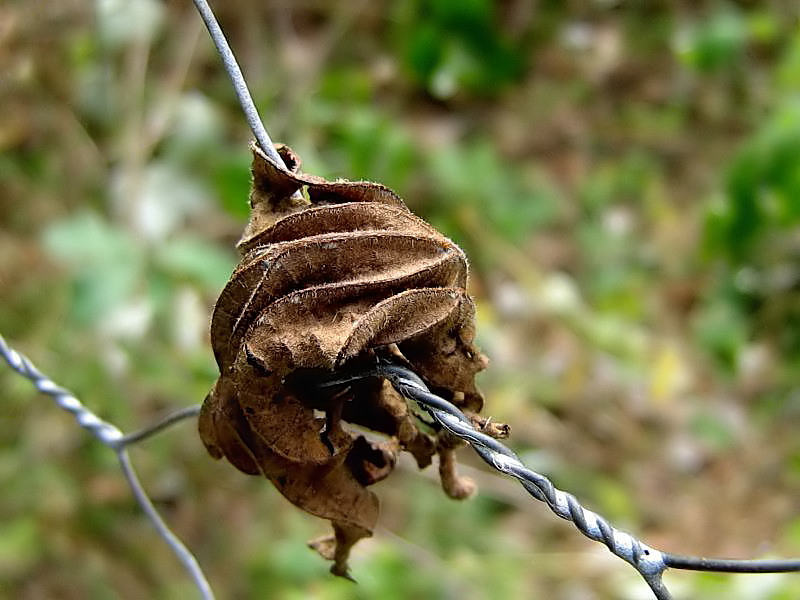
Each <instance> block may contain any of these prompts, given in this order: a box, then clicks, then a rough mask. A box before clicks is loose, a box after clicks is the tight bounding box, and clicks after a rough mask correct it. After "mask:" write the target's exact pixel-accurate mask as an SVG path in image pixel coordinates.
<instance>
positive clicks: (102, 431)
mask: <svg viewBox="0 0 800 600" xmlns="http://www.w3.org/2000/svg"><path fill="white" fill-rule="evenodd" d="M0 355H2V357H3V359H4V360H5V361H6V362H7V363H8V365H9V366H10V367H11V368H12V369H14V371H16V372H17V373H19V374H20V375H21V376H22V377H24V378H26V379H28V380H29V381H31V383H33V385H34V387H36V389H37V390H39V391H40V392H41V393H43V394H46V395H48V396H50V397H51V398H52V399H53V400H54V401H55V403H56V404H57V405H58V406H59V407H60V408H62V409H64V410H65V411H67V412H68V413H70V414H71V415H72V416H73V417H74V418H75V421H76V422H77V423H78V425H80V426H81V427H83V428H84V429H85V430H86V431H88V432H89V433H90V434H92V436H94V437H95V438H97V439H98V440H99V441H100V442H101V443H103V444H104V445H106V446H108V447H109V448H111V449H112V450H113V451H114V453H115V454H116V456H117V460H118V461H119V465H120V468H121V469H122V473H123V475H124V476H125V479H126V480H127V482H128V485H129V486H130V488H131V491H132V492H133V496H134V498H135V499H136V502H137V503H138V504H139V506H140V507H141V509H142V511H144V513H145V515H146V516H147V518H148V519H150V522H151V523H153V526H154V527H155V529H156V532H157V533H158V535H159V536H160V537H161V538H162V539H163V540H164V541H165V542H166V543H167V544H168V545H169V547H170V549H171V550H172V552H173V553H174V554H175V556H176V557H177V558H178V560H180V562H181V563H182V564H183V566H184V568H185V569H186V571H187V572H188V573H189V576H190V577H191V578H192V581H194V584H195V586H196V587H197V589H198V591H199V592H200V596H201V597H202V598H203V599H204V600H213V599H214V593H213V592H212V591H211V585H210V584H209V583H208V580H207V579H206V576H205V573H203V570H202V569H201V568H200V564H199V563H198V562H197V559H196V558H195V556H194V554H192V553H191V551H190V550H189V549H188V548H187V547H186V545H185V544H184V543H183V542H182V541H181V540H180V538H178V536H177V535H175V534H174V533H173V532H172V530H171V529H170V528H169V526H168V525H167V524H166V522H165V521H164V519H162V518H161V515H160V514H159V513H158V511H157V510H156V507H155V506H153V503H152V501H151V500H150V497H149V496H148V495H147V492H146V491H145V489H144V486H143V485H142V483H141V481H140V480H139V476H138V475H137V474H136V470H135V469H134V467H133V463H132V462H131V459H130V455H129V454H128V446H130V445H132V444H137V443H139V442H141V441H143V440H145V439H147V438H149V437H151V436H153V435H155V434H156V433H158V432H160V431H163V430H164V429H166V428H168V427H170V426H172V425H174V424H175V423H178V422H179V421H182V420H184V419H187V418H189V417H193V416H196V415H197V414H198V413H199V412H200V406H199V405H198V406H190V407H188V408H183V409H181V410H178V411H175V412H172V413H170V414H168V415H167V416H166V417H164V418H162V419H159V420H158V421H156V422H155V423H153V424H151V425H149V426H147V427H145V428H143V429H140V430H139V431H136V432H134V433H132V434H128V435H125V434H124V433H123V432H122V431H121V430H120V429H119V428H117V427H116V426H115V425H112V424H111V423H109V422H108V421H104V420H103V419H101V418H100V417H98V416H97V415H96V414H95V413H93V412H92V411H91V410H89V409H88V408H87V407H86V406H85V405H84V404H83V403H82V402H81V401H80V400H78V398H76V397H75V396H74V395H73V394H72V392H70V391H69V390H68V389H66V388H64V387H61V386H60V385H58V384H57V383H55V382H54V381H53V380H52V379H50V378H49V377H48V376H47V375H45V374H44V373H42V372H41V371H40V370H39V369H38V368H36V365H34V364H33V362H31V360H30V359H29V358H28V357H27V356H25V355H24V354H22V353H20V352H18V351H16V350H14V349H13V348H11V347H10V346H9V345H8V344H7V343H6V340H5V338H4V337H3V336H2V334H0Z"/></svg>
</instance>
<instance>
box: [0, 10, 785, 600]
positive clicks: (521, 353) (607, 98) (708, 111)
mask: <svg viewBox="0 0 800 600" xmlns="http://www.w3.org/2000/svg"><path fill="white" fill-rule="evenodd" d="M216 5H217V6H216V10H217V11H218V15H219V17H220V20H221V23H222V26H223V27H224V29H225V30H226V32H227V33H228V36H229V38H230V40H231V41H232V45H233V46H234V48H235V51H236V53H237V55H238V57H239V58H240V61H241V63H242V67H243V70H244V72H245V74H246V77H247V80H248V81H249V83H250V85H251V87H252V89H253V92H254V96H255V98H256V101H257V104H258V105H259V107H260V108H261V111H262V115H263V117H264V120H265V122H266V124H267V126H268V129H269V130H270V132H271V134H272V136H273V138H274V139H276V140H279V141H284V142H287V143H289V144H291V145H292V146H293V147H294V148H295V149H296V150H297V151H298V152H299V153H300V154H301V156H302V157H303V158H304V161H305V162H304V165H305V170H306V171H307V172H311V173H315V174H319V175H325V176H329V177H346V178H365V179H371V180H375V181H380V182H383V183H385V184H387V185H389V186H391V187H393V188H394V189H395V190H397V191H398V192H399V193H400V194H401V195H403V196H404V198H405V199H406V201H407V202H408V204H409V206H410V207H411V208H412V209H413V210H414V211H416V212H417V213H418V214H420V215H421V216H423V217H424V218H426V219H428V220H429V221H431V222H432V223H433V224H434V225H436V226H437V227H438V228H440V229H441V230H442V231H444V232H445V233H446V234H447V235H449V236H451V237H452V238H453V239H454V240H455V241H457V242H458V243H459V244H461V245H462V246H463V247H464V248H465V249H466V251H467V252H468V254H469V256H470V259H471V264H472V268H473V274H472V279H471V291H472V292H473V294H474V295H475V297H476V299H477V302H478V328H479V338H480V343H481V345H482V347H483V348H484V349H485V352H486V353H487V354H488V355H489V356H490V358H491V360H492V364H491V367H490V368H489V369H488V371H487V372H486V373H484V374H483V375H481V378H480V384H481V386H482V388H483V390H484V391H485V393H486V395H487V397H488V403H487V413H488V414H491V415H492V416H493V417H494V418H495V419H498V420H500V421H504V422H508V423H510V424H511V425H512V426H513V435H512V438H511V445H512V446H513V447H514V448H515V449H516V450H518V451H519V452H520V454H521V455H522V456H523V458H524V460H525V461H526V462H527V463H528V464H529V465H530V466H531V467H533V468H535V469H538V470H540V471H542V472H544V473H546V474H548V475H549V476H551V477H552V478H553V479H554V481H555V482H556V483H557V485H559V486H560V487H562V488H563V489H566V490H568V491H570V492H572V493H574V494H575V495H576V496H577V497H578V498H580V499H581V500H582V501H583V502H584V503H585V504H586V505H587V506H589V507H591V508H593V509H594V510H596V511H597V512H599V513H601V514H603V515H605V516H607V517H608V518H609V519H611V520H612V522H613V523H615V524H616V525H618V526H620V527H623V528H626V529H628V530H629V531H632V532H634V533H636V534H637V535H639V536H641V537H642V538H643V539H644V540H646V541H647V542H648V543H650V544H651V545H654V546H656V547H658V548H663V549H665V550H669V551H672V552H678V553H693V554H708V555H724V556H730V557H742V558H743V557H754V556H759V557H764V556H796V555H800V435H798V424H799V423H800V390H799V389H798V375H797V373H798V366H799V365H800V266H798V265H799V264H800V263H799V262H798V260H799V259H800V24H799V22H798V18H799V16H800V9H799V8H798V7H797V5H796V3H794V2H790V1H788V0H787V1H780V0H774V1H770V2H767V1H763V2H760V1H755V0H752V1H745V0H743V1H741V2H723V1H702V2H677V1H675V2H669V1H663V2H662V1H654V2H628V1H614V0H603V1H601V0H596V1H587V2H579V1H576V2H552V1H544V0H542V1H539V2H533V1H525V0H503V1H497V2H491V1H490V0H436V1H431V2H426V1H424V0H404V1H398V2H391V3H388V2H387V3H382V2H368V1H367V0H341V1H329V0H295V1H288V0H285V1H284V0H280V1H279V0H263V1H258V2H256V1H252V0H225V1H224V2H222V1H220V2H216ZM0 106H1V107H2V110H0V222H1V223H2V229H1V230H0V291H1V292H2V303H0V331H2V333H3V334H4V335H5V336H6V337H7V338H8V339H9V341H10V342H11V343H13V344H14V345H15V346H16V347H17V348H19V349H20V350H22V351H24V352H25V353H27V354H28V355H29V356H30V357H31V358H33V359H34V360H35V362H36V363H37V364H38V365H39V366H40V367H41V368H42V369H43V370H44V371H45V372H47V373H49V374H51V375H52V377H53V378H54V379H55V380H56V381H58V382H60V383H62V384H63V385H65V386H67V387H69V388H70V389H72V390H73V391H74V392H75V393H76V394H77V395H78V396H79V397H80V398H81V399H83V400H84V401H85V403H86V404H88V405H89V406H91V407H92V408H93V409H94V410H96V411H97V412H98V413H99V414H100V415H102V416H103V417H105V418H107V419H109V420H111V421H112V422H114V423H115V424H117V425H118V426H120V427H122V428H123V429H126V430H128V431H130V430H132V429H135V428H137V427H138V426H141V425H143V424H145V423H147V422H149V421H150V420H152V419H153V418H154V417H155V416H156V415H159V414H162V413H163V412H165V411H167V410H169V409H172V408H176V407H180V406H187V405H191V404H194V403H197V402H199V401H201V400H202V399H203V397H204V395H205V393H206V391H207V390H208V388H209V387H210V386H211V384H212V382H213V381H214V379H215V377H216V368H215V365H214V362H213V359H212V356H211V351H210V348H209V342H208V336H207V327H208V321H209V315H210V310H211V307H212V306H213V303H214V299H215V296H216V294H217V293H218V292H219V291H220V289H221V288H222V286H223V285H224V283H225V282H226V280H227V278H228V275H229V273H230V270H231V268H232V267H233V265H234V264H235V262H236V256H235V253H234V250H233V243H234V242H235V240H236V239H237V238H238V236H239V233H240V231H241V228H242V225H243V223H244V221H245V220H246V217H247V203H246V199H247V191H248V185H249V174H248V169H249V156H248V151H247V143H248V140H249V137H250V134H249V131H248V130H247V127H246V124H245V122H244V119H243V117H242V116H241V114H240V111H239V108H238V106H237V104H236V101H235V97H234V95H233V92H232V90H231V87H230V85H229V82H228V80H227V79H226V76H225V75H224V73H223V71H222V68H221V66H220V64H219V61H218V58H217V56H216V55H215V52H214V50H213V47H212V45H211V43H210V41H209V40H208V37H207V35H206V33H205V30H204V29H203V28H202V25H201V23H200V20H199V18H198V17H197V15H196V14H195V13H194V10H193V7H192V6H191V3H190V2H189V1H188V0H169V1H167V2H160V1H156V0H97V1H95V2H89V1H84V0H60V1H59V2H49V1H44V0H25V1H22V0H18V1H13V0H12V1H7V2H3V3H2V4H0ZM0 390H2V393H1V394H0V396H1V397H2V402H1V403H0V415H2V426H0V490H2V492H0V597H2V598H9V599H11V598H13V599H33V598H36V599H39V598H63V599H67V600H69V599H73V598H75V599H77V598H82V599H84V598H89V599H103V598H177V597H190V595H192V594H193V593H194V591H193V589H192V586H191V583H190V582H189V581H188V579H187V577H186V576H185V574H184V572H183V571H182V570H181V568H180V566H179V564H178V563H177V561H176V559H175V558H174V557H173V556H172V555H171V554H170V552H169V550H168V549H167V548H166V546H165V545H164V544H163V543H162V542H161V540H159V539H158V538H157V537H156V535H155V533H154V531H153V529H152V527H151V525H150V524H149V523H148V522H147V521H146V520H145V518H144V516H143V515H142V514H141V512H140V511H139V510H138V508H137V506H136V505H135V503H134V501H133V499H132V497H131V494H130V492H129V490H128V489H127V487H126V484H125V482H124V480H123V478H122V476H121V474H120V472H119V470H118V468H117V466H116V463H115V459H114V457H113V454H112V453H111V452H110V451H109V450H108V449H107V448H105V447H103V446H101V445H100V444H99V443H98V442H96V441H94V440H92V439H90V438H89V437H88V436H87V434H86V433H85V432H84V431H82V430H80V429H79V428H78V427H77V426H76V425H75V423H74V422H73V421H72V420H71V419H70V417H69V416H68V415H66V414H63V413H62V412H60V411H59V410H58V409H56V408H55V407H54V406H53V405H52V404H51V403H50V401H49V400H48V399H47V398H41V397H38V396H37V395H36V394H35V393H33V391H32V388H31V386H30V385H29V384H28V383H27V382H26V381H24V380H22V379H20V378H17V377H16V376H14V375H12V374H11V373H10V372H9V370H8V369H0ZM133 458H134V461H135V463H136V464H137V465H138V467H139V468H140V470H141V475H142V477H143V479H144V481H145V484H146V487H147V488H148V490H149V491H150V493H151V494H152V497H153V498H154V500H155V501H156V502H157V505H158V506H159V508H160V509H161V511H162V512H163V513H164V515H165V517H166V518H167V520H168V522H169V523H170V524H171V525H172V526H174V528H175V530H176V532H177V533H178V534H179V535H180V536H181V537H182V538H183V539H184V540H185V541H186V542H187V543H188V545H189V546H190V547H191V548H192V549H193V550H194V551H195V552H196V553H197V555H198V557H199V560H200V563H201V564H202V565H203V567H204V568H205V570H206V572H207V574H208V576H209V578H210V580H211V582H212V584H213V586H214V588H215V590H216V592H217V593H218V595H219V597H220V598H232V599H251V598H275V599H287V600H288V599H300V598H314V599H324V600H338V599H345V598H348V599H349V598H356V599H358V598H365V599H366V598H370V599H372V598H380V599H418V598H419V599H426V598H442V599H451V598H452V599H455V598H458V599H459V600H473V599H474V600H479V599H489V598H504V599H505V598H509V599H515V598H555V599H570V600H572V599H576V600H577V599H593V598H620V599H627V598H645V597H648V593H647V591H646V588H645V587H644V585H643V584H642V583H641V582H640V581H639V578H638V575H637V574H636V573H635V572H634V571H633V570H632V569H631V568H630V567H628V566H627V565H625V564H624V563H623V562H622V561H619V560H618V559H615V558H614V557H612V556H611V555H610V554H609V553H608V552H607V551H606V550H605V549H604V548H603V547H602V546H600V545H597V544H594V543H592V542H589V541H587V540H586V539H584V538H583V537H582V536H581V535H580V534H579V533H577V532H576V531H575V530H574V529H573V528H572V527H571V525H570V524H568V523H565V522H561V521H559V520H557V519H556V518H555V517H553V516H551V515H550V514H549V513H548V511H547V510H546V509H545V507H543V506H542V505H540V504H539V503H537V502H536V501H534V500H532V499H531V498H529V497H528V496H526V495H525V494H524V493H523V492H522V491H521V489H520V488H519V487H518V486H517V485H516V484H515V483H514V482H512V481H507V480H504V479H502V478H500V477H499V476H497V475H495V474H493V473H491V472H489V471H488V470H487V469H485V468H484V467H483V466H481V465H480V464H479V463H478V462H477V461H476V460H475V459H474V458H473V456H472V455H471V454H470V453H469V452H468V451H464V453H463V461H464V463H465V466H464V468H463V470H464V471H465V472H466V473H468V474H470V475H471V476H472V477H474V478H475V479H476V480H477V481H478V483H479V485H480V492H479V495H478V496H477V497H475V498H473V499H471V500H469V501H467V502H463V503H456V502H453V501H451V500H448V499H447V498H446V497H445V496H444V495H443V494H442V493H441V491H440V490H439V488H438V486H437V483H436V481H435V478H434V477H433V475H432V473H431V472H422V473H420V472H418V471H417V470H416V469H415V468H413V467H412V466H410V465H409V464H408V463H404V464H403V465H401V467H400V469H399V470H398V471H397V472H396V473H395V474H394V475H393V476H392V477H391V478H389V479H388V480H387V481H385V482H383V483H381V484H379V485H378V486H376V491H377V493H378V494H379V495H380V497H381V500H382V516H381V521H380V528H379V530H378V531H377V532H376V535H375V537H374V538H373V539H371V540H368V541H365V542H362V543H361V544H359V545H358V546H357V548H356V549H355V552H354V557H353V560H352V568H353V574H354V576H355V577H356V579H357V580H358V581H359V583H358V585H353V584H351V583H349V582H347V581H340V580H336V579H335V578H332V577H330V576H329V575H328V573H327V568H328V565H327V564H325V563H324V562H323V561H322V560H321V559H319V558H318V557H317V556H316V555H315V554H314V553H313V552H311V551H310V550H308V549H306V547H305V541H306V540H307V539H308V538H311V537H314V536H316V535H319V534H321V533H323V532H325V531H326V530H327V524H326V523H324V522H322V521H318V520H316V519H314V518H312V517H310V516H307V515H305V514H303V513H301V512H299V511H298V510H297V509H295V508H294V507H292V506H290V505H289V504H288V503H287V502H286V501H284V500H283V499H282V498H281V497H280V496H279V495H278V494H277V493H276V492H275V491H274V490H273V489H272V487H271V486H270V485H269V483H268V482H267V481H265V480H260V479H257V478H248V477H246V476H244V475H242V474H241V473H239V472H238V471H235V470H234V469H233V468H232V467H230V466H229V465H228V464H226V463H216V462H214V461H213V460H212V459H211V458H210V457H209V456H208V455H207V454H206V452H205V450H204V449H203V447H202V445H201V444H200V442H199V439H198V437H197V435H196V433H195V430H194V425H193V423H191V422H186V423H184V424H182V425H180V426H178V427H176V428H175V429H173V430H170V431H169V432H168V433H166V434H163V435H161V436H159V437H158V438H156V439H153V440H150V441H148V442H146V443H145V444H143V445H142V446H141V447H139V448H136V449H134V451H133ZM429 471H431V470H430V469H429ZM667 578H668V582H669V584H670V586H671V588H672V589H673V592H674V593H675V596H676V598H726V599H736V598H741V599H745V598H746V599H748V600H753V599H756V600H758V599H774V600H777V599H789V598H797V597H800V576H798V575H796V574H795V575H791V574H790V575H762V576H744V575H724V576H722V575H698V574H688V573H679V572H675V573H669V574H668V575H667Z"/></svg>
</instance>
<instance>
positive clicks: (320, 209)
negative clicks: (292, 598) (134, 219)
mask: <svg viewBox="0 0 800 600" xmlns="http://www.w3.org/2000/svg"><path fill="white" fill-rule="evenodd" d="M280 152H281V156H282V158H283V159H284V161H285V162H286V164H287V165H290V170H286V169H283V168H281V167H279V166H278V165H276V164H275V163H274V162H272V161H271V160H270V159H269V158H268V157H266V156H265V155H264V153H263V152H262V151H261V150H260V148H258V147H257V146H255V145H253V188H252V192H251V196H250V204H251V208H252V213H251V219H250V223H249V225H248V226H247V228H246V230H245V233H244V236H243V237H242V240H241V241H240V242H239V245H238V247H239V250H240V252H241V255H242V259H241V261H240V263H239V265H238V266H237V267H236V269H235V271H234V273H233V275H232V276H231V279H230V281H229V282H228V284H227V285H226V287H225V289H224V290H223V291H222V293H221V294H220V297H219V300H218V301H217V304H216V307H215V309H214V314H213V318H212V323H211V342H212V346H213V349H214V354H215V357H216V360H217V364H218V366H219V370H220V377H219V379H218V380H217V382H216V384H215V386H214V388H213V389H212V390H211V392H210V393H209V394H208V396H207V398H206V400H205V402H204V404H203V410H202V413H201V417H200V435H201V437H202V440H203V442H204V444H205V445H206V447H207V448H208V451H209V452H210V453H211V454H212V455H213V456H214V457H216V458H221V457H225V458H226V459H227V460H228V461H230V462H231V463H232V464H233V465H234V466H236V467H237V468H238V469H240V470H241V471H244V472H245V473H249V474H253V475H257V474H261V475H264V476H265V477H267V478H268V479H269V480H270V481H272V483H273V484H274V485H275V486H276V487H277V488H278V489H279V490H280V491H281V493H282V494H283V495H284V496H286V498H288V499H289V500H290V501H291V502H293V503H294V504H296V505H297V506H299V507H300V508H302V509H304V510H306V511H307V512H309V513H312V514H314V515H317V516H319V517H323V518H326V519H330V520H331V522H332V524H333V528H334V535H333V536H330V537H327V538H323V539H321V540H318V541H316V542H313V543H312V545H313V547H315V548H316V549H317V550H318V551H319V552H320V553H321V554H322V555H323V556H324V557H326V558H328V559H331V560H333V561H334V564H333V566H332V569H331V570H332V572H334V573H336V574H338V575H347V557H348V554H349V550H350V548H351V547H352V545H353V544H354V543H355V542H356V541H357V540H358V539H360V538H362V537H366V536H369V535H371V533H372V531H373V529H374V526H375V523H376V520H377V517H378V502H377V498H376V497H375V495H374V494H373V493H372V492H370V491H369V490H367V486H369V485H371V484H372V483H375V482H376V481H379V480H381V479H383V478H385V477H386V476H387V475H388V474H389V473H390V472H391V470H392V469H393V467H394V464H395V461H396V457H397V453H398V452H399V451H400V450H406V451H408V452H410V453H411V454H412V455H413V456H414V457H415V459H416V461H417V463H418V465H419V466H420V467H424V466H427V465H428V464H430V462H431V457H432V456H433V455H434V454H437V453H438V454H439V456H440V461H439V467H440V473H441V479H442V485H443V487H444V489H445V491H446V492H447V494H448V495H450V496H451V497H454V498H463V497H466V496H468V495H469V494H470V493H471V492H472V490H473V488H474V486H473V485H472V483H471V482H470V481H469V480H466V479H464V478H460V477H458V476H457V475H456V473H455V460H454V457H453V449H454V448H455V447H456V446H457V445H458V443H457V441H456V440H455V439H454V438H452V437H450V436H448V435H446V434H437V433H436V432H435V431H431V430H427V429H426V428H425V427H421V426H420V422H419V421H418V420H417V419H416V418H415V416H414V414H413V413H412V412H411V411H410V409H409V407H408V405H407V404H406V402H405V400H404V399H403V398H401V397H400V396H399V395H398V394H397V392H395V391H394V389H393V388H392V387H391V385H389V384H388V383H387V382H385V381H362V382H355V383H353V384H352V385H349V386H339V387H338V388H334V389H329V390H327V391H323V388H320V387H318V386H316V385H314V382H315V381H319V380H320V377H325V376H329V375H330V373H332V372H334V371H337V370H341V369H346V368H348V367H349V366H350V365H357V364H359V363H364V362H365V361H366V362H369V361H372V362H374V361H376V360H378V359H379V358H380V357H381V356H385V355H389V354H390V355H392V357H393V358H394V359H395V360H398V359H400V360H402V361H404V362H405V363H406V364H408V366H409V367H410V368H411V369H413V370H414V371H415V372H416V373H418V374H419V375H420V376H421V377H422V378H424V380H425V381H426V383H427V384H428V385H429V386H430V387H431V389H433V390H436V392H437V393H439V394H441V395H442V396H443V397H445V398H447V399H448V400H450V401H451V402H453V403H454V404H455V405H457V406H458V407H460V408H461V409H462V410H464V411H465V412H466V413H468V414H470V415H472V416H474V418H475V421H476V423H477V424H478V426H482V425H484V424H486V421H485V420H481V419H480V418H479V417H477V413H478V412H479V411H480V410H481V407H482V405H483V398H482V396H481V394H480V392H478V390H477V389H476V387H475V382H474V379H475V374H476V373H477V372H478V371H480V370H481V369H483V368H484V367H485V366H486V362H487V361H486V358H485V357H484V356H483V355H482V354H481V353H480V351H479V350H478V348H477V347H476V346H475V344H474V341H473V340H474V335H475V330H474V305H473V303H472V300H471V299H470V297H469V296H468V294H467V292H466V290H465V288H466V284H467V260H466V257H465V256H464V253H463V252H462V251H461V249H460V248H458V246H456V245H455V244H454V243H453V242H452V241H450V240H449V239H447V238H446V237H444V236H443V235H441V234H440V233H438V232H437V231H436V230H435V229H434V228H433V227H431V226H430V225H428V224H427V223H425V222H424V221H422V220H421V219H419V218H418V217H416V216H414V215H413V214H412V213H411V212H410V211H409V210H408V208H407V207H406V206H405V204H404V203H403V201H402V200H401V199H400V198H399V197H398V196H397V195H396V194H394V193H393V192H392V191H391V190H389V189H387V188H386V187H384V186H382V185H380V184H376V183H369V182H349V181H336V182H329V181H326V180H324V179H321V178H318V177H312V176H308V175H300V174H298V172H297V169H298V166H299V160H298V159H297V157H296V156H295V155H294V154H293V153H292V152H291V151H290V150H289V149H288V148H286V147H283V148H281V150H280ZM302 188H305V190H306V193H307V199H306V198H305V197H304V196H302V195H301V194H297V193H296V192H297V191H298V190H301V189H302ZM351 425H357V426H359V427H361V428H364V429H367V430H371V431H375V432H378V433H380V434H383V438H382V439H383V441H378V442H376V441H374V436H370V438H371V439H367V437H365V436H364V435H363V434H362V433H360V432H359V431H358V430H357V429H354V428H353V427H351ZM491 430H492V431H495V432H497V433H500V434H502V433H506V432H507V430H506V429H505V428H503V427H498V426H497V425H496V424H495V425H493V426H492V427H491Z"/></svg>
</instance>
